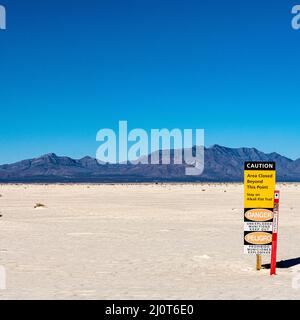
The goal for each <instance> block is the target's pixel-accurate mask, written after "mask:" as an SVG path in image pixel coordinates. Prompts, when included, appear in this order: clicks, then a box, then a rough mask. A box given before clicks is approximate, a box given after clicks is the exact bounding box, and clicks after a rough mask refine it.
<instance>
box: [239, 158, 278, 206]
mask: <svg viewBox="0 0 300 320" xmlns="http://www.w3.org/2000/svg"><path fill="white" fill-rule="evenodd" d="M275 184H276V171H275V163H274V162H246V163H245V171H244V207H245V208H251V209H254V208H255V209H257V208H273V206H274V191H275Z"/></svg>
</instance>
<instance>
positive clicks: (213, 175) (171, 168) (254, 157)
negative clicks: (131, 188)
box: [0, 145, 300, 183]
mask: <svg viewBox="0 0 300 320" xmlns="http://www.w3.org/2000/svg"><path fill="white" fill-rule="evenodd" d="M193 152H195V148H193ZM160 153H161V152H160ZM149 157H150V155H149ZM171 159H174V150H173V151H171ZM245 161H275V162H276V168H277V180H278V181H287V182H288V181H295V182H296V181H300V159H298V160H295V161H293V160H291V159H288V158H286V157H284V156H281V155H280V154H278V153H269V154H266V153H264V152H261V151H259V150H257V149H255V148H235V149H233V148H227V147H223V146H219V145H214V146H213V147H210V148H205V168H204V172H203V174H202V175H200V176H187V175H185V169H186V167H187V166H188V165H187V164H182V165H175V164H172V163H171V164H169V165H162V164H160V165H152V164H137V165H133V164H128V165H124V164H115V165H113V164H99V163H98V162H97V160H96V159H94V158H91V157H84V158H82V159H79V160H75V159H72V158H69V157H60V156H57V155H56V154H54V153H50V154H46V155H43V156H41V157H39V158H35V159H29V160H23V161H20V162H17V163H14V164H6V165H1V166H0V182H2V183H7V182H37V183H38V182H40V183H54V182H61V183H65V182H66V183H67V182H95V183H117V182H132V183H133V182H197V181H199V182H208V181H209V182H240V181H243V167H244V162H245ZM171 162H172V161H171Z"/></svg>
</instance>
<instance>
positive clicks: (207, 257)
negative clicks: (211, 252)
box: [193, 254, 210, 262]
mask: <svg viewBox="0 0 300 320" xmlns="http://www.w3.org/2000/svg"><path fill="white" fill-rule="evenodd" d="M209 259H210V256H208V255H207V254H203V255H202V256H194V257H193V260H194V261H196V262H200V261H203V260H209Z"/></svg>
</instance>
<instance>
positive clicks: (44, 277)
mask: <svg viewBox="0 0 300 320" xmlns="http://www.w3.org/2000/svg"><path fill="white" fill-rule="evenodd" d="M278 188H279V189H280V191H281V205H280V223H279V247H278V260H287V263H286V264H285V266H289V267H288V268H280V269H278V275H277V276H274V277H270V276H269V270H267V269H264V270H261V271H256V270H255V256H248V255H244V254H243V185H242V184H212V183H211V184H162V185H160V184H159V185H155V184H144V185H129V184H128V185H117V184H116V185H79V184H78V185H75V184H74V185H1V186H0V194H1V197H0V215H1V217H0V234H1V241H0V265H1V266H3V267H4V268H5V270H6V290H0V299H287V298H292V299H296V298H297V299H298V298H300V288H299V289H297V286H295V284H297V279H298V278H300V272H299V273H297V270H298V269H299V270H300V265H297V263H298V262H299V261H298V260H299V259H298V260H297V258H298V257H300V246H299V244H300V232H299V230H300V215H299V209H298V208H300V185H299V186H298V185H297V184H279V185H278ZM37 203H40V204H43V205H45V207H37V208H34V206H35V205H36V204H37ZM290 259H296V260H290ZM269 260H270V258H269V257H268V256H266V257H263V263H269ZM289 260H290V262H293V263H290V265H289V263H288V261H289ZM297 277H298V278H297ZM299 282H300V280H299ZM293 283H294V286H293V285H292V284H293ZM299 287H300V283H299Z"/></svg>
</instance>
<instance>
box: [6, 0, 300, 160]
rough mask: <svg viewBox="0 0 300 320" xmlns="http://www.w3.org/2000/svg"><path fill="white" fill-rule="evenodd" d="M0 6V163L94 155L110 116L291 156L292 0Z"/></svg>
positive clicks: (296, 39)
mask: <svg viewBox="0 0 300 320" xmlns="http://www.w3.org/2000/svg"><path fill="white" fill-rule="evenodd" d="M298 3H299V4H300V0H299V1H298ZM0 4H3V5H5V6H6V10H7V28H8V29H7V30H6V31H0V110H1V126H0V147H1V152H0V163H8V162H13V161H16V160H20V159H24V158H30V157H36V156H39V155H41V154H44V153H48V152H55V153H58V154H59V155H68V156H71V157H75V158H80V157H82V156H84V155H87V154H89V155H91V156H95V153H96V149H97V146H98V144H97V142H96V141H95V136H96V133H97V131H98V130H99V129H101V128H104V127H108V128H116V127H117V125H118V121H119V120H128V122H129V127H130V128H144V129H146V130H149V129H150V128H164V127H167V128H169V129H172V128H204V129H205V130H206V145H208V146H209V145H212V144H215V143H217V144H221V145H225V146H230V147H239V146H248V147H257V148H259V149H261V150H262V151H265V152H272V151H277V152H279V153H281V154H283V155H286V156H288V157H291V158H298V157H300V129H299V122H300V94H299V89H300V88H299V86H300V81H299V63H300V60H299V57H300V30H299V31H295V30H293V29H292V28H291V19H292V15H291V8H292V6H293V5H294V4H297V0H296V1H289V0H282V1H274V0H272V1H271V0H259V1H258V0H252V1H241V0H235V1H234V0H227V1H224V0H215V1H211V0H202V1H201V0H197V1H196V0H195V1H191V0H184V1H183V0H180V1H178V0H172V1H169V0H85V1H80V0H73V1H71V0H42V1H38V0H26V1H25V0H0Z"/></svg>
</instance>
